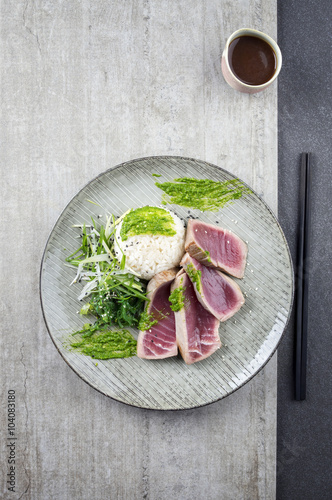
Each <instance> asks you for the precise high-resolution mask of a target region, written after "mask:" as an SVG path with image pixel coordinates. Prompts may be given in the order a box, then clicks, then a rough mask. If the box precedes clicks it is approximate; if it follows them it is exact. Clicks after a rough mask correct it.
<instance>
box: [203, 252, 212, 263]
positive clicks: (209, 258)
mask: <svg viewBox="0 0 332 500" xmlns="http://www.w3.org/2000/svg"><path fill="white" fill-rule="evenodd" d="M204 253H205V255H206V258H207V261H208V262H211V256H210V252H209V251H208V250H204Z"/></svg>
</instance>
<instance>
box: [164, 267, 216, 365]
mask: <svg viewBox="0 0 332 500" xmlns="http://www.w3.org/2000/svg"><path fill="white" fill-rule="evenodd" d="M175 290H178V291H179V292H180V293H182V294H183V300H182V301H179V302H180V303H181V302H182V304H183V306H182V307H181V308H180V309H179V310H177V311H176V312H175V313H174V314H175V327H176V341H177V344H178V346H179V351H180V353H181V356H182V357H183V359H184V361H185V362H186V363H187V364H188V365H190V364H192V363H195V362H196V361H201V360H202V359H205V358H207V357H208V356H210V355H211V354H213V353H214V352H215V351H216V350H217V349H219V347H220V346H221V342H220V338H219V334H218V328H219V321H218V320H217V319H216V318H215V317H214V316H213V315H212V314H211V313H209V311H207V310H206V309H205V308H204V307H203V306H202V305H201V303H200V302H199V301H198V300H197V297H196V293H195V290H194V287H193V285H192V283H191V281H190V279H189V278H188V276H187V274H186V273H183V274H179V275H178V276H177V277H176V279H175V281H174V282H173V284H172V286H171V291H172V293H173V292H174V291H175Z"/></svg>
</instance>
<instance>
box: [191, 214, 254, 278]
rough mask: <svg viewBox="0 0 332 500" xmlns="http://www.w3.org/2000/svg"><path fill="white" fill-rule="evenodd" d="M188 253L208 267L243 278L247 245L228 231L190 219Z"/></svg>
mask: <svg viewBox="0 0 332 500" xmlns="http://www.w3.org/2000/svg"><path fill="white" fill-rule="evenodd" d="M185 249H186V251H187V252H188V253H189V254H190V255H191V256H192V257H194V258H195V259H196V260H198V261H199V262H201V263H202V264H204V265H205V266H207V267H216V268H217V269H220V270H221V271H225V272H226V273H228V274H230V275H231V276H235V277H236V278H243V276H244V270H245V267H246V258H247V253H248V249H247V245H246V244H245V243H244V241H242V240H241V239H240V238H239V237H238V236H236V235H235V234H233V233H231V232H230V231H228V230H227V229H223V228H221V227H216V226H213V225H212V224H207V223H205V222H200V221H198V220H193V219H189V221H188V227H187V234H186V241H185Z"/></svg>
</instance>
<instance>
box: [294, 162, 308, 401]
mask: <svg viewBox="0 0 332 500" xmlns="http://www.w3.org/2000/svg"><path fill="white" fill-rule="evenodd" d="M310 156H311V155H310V153H302V155H301V185H300V220H299V234H298V237H299V239H298V261H297V276H296V277H297V283H296V285H297V286H296V290H297V296H296V299H297V302H296V361H295V399H296V400H297V401H303V400H304V399H305V398H306V374H307V336H308V285H309V266H310V220H311V203H310V193H311V169H310Z"/></svg>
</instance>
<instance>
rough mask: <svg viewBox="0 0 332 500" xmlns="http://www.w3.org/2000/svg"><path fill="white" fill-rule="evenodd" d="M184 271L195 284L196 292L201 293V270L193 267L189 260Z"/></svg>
mask: <svg viewBox="0 0 332 500" xmlns="http://www.w3.org/2000/svg"><path fill="white" fill-rule="evenodd" d="M186 273H187V274H188V276H189V278H190V280H191V282H192V283H193V285H196V290H197V291H198V293H201V276H202V272H201V271H200V270H199V269H195V268H194V266H193V265H192V263H191V262H190V263H189V264H188V265H187V268H186Z"/></svg>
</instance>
